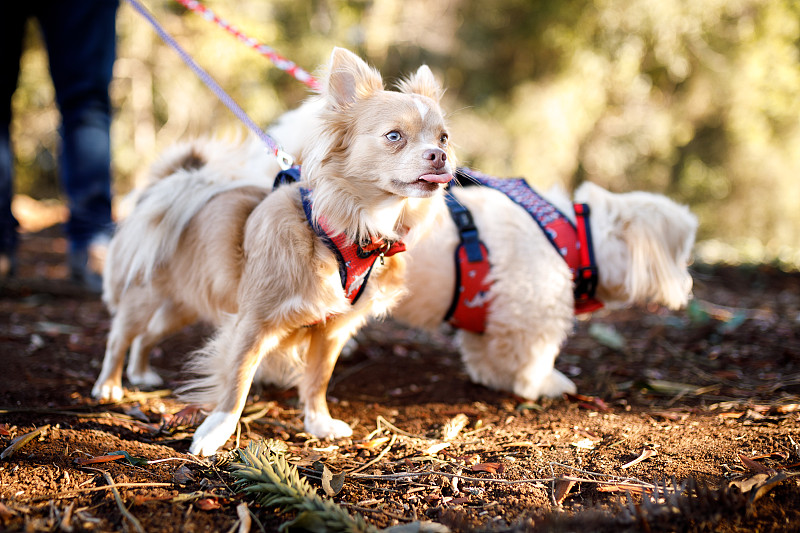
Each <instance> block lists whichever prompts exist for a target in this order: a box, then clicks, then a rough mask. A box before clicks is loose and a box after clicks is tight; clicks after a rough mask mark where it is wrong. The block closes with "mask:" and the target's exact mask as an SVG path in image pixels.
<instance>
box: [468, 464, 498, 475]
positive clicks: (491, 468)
mask: <svg viewBox="0 0 800 533" xmlns="http://www.w3.org/2000/svg"><path fill="white" fill-rule="evenodd" d="M469 468H470V470H472V471H473V472H488V473H490V474H502V473H503V472H504V471H505V469H506V466H505V465H504V464H503V463H479V464H476V465H472V466H470V467H469Z"/></svg>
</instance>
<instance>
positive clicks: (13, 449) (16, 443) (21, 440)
mask: <svg viewBox="0 0 800 533" xmlns="http://www.w3.org/2000/svg"><path fill="white" fill-rule="evenodd" d="M49 428H50V424H45V425H44V426H42V427H40V428H39V429H34V430H33V431H30V432H28V433H25V434H24V435H20V436H19V437H17V438H16V439H14V440H12V441H11V445H9V447H8V448H6V449H5V450H3V453H0V459H8V458H9V457H11V456H12V455H14V454H15V453H17V452H18V451H19V450H20V448H22V447H23V446H25V445H26V444H28V443H29V442H30V441H32V440H33V439H34V438H36V437H38V436H39V435H41V434H42V433H43V432H44V431H46V430H47V429H49Z"/></svg>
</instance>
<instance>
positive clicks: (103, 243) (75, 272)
mask: <svg viewBox="0 0 800 533" xmlns="http://www.w3.org/2000/svg"><path fill="white" fill-rule="evenodd" d="M108 242H109V238H108V236H107V235H100V236H98V237H96V238H95V239H93V240H92V242H91V243H89V246H87V247H86V248H78V249H75V250H70V252H69V256H68V258H67V262H68V264H69V271H70V277H71V278H72V280H73V281H75V282H76V283H79V284H81V285H83V287H84V288H85V289H86V290H88V291H89V292H92V293H95V294H101V293H102V292H103V265H104V264H105V259H106V252H107V251H108Z"/></svg>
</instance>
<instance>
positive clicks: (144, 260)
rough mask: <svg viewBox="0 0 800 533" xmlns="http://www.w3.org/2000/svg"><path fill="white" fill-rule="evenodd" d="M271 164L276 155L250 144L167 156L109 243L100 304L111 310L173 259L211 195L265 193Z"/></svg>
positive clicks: (217, 144) (178, 149)
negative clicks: (247, 190) (244, 189)
mask: <svg viewBox="0 0 800 533" xmlns="http://www.w3.org/2000/svg"><path fill="white" fill-rule="evenodd" d="M270 160H271V161H272V162H271V163H270ZM272 165H274V167H275V168H277V163H276V162H275V161H274V157H272V156H271V154H269V152H268V151H267V150H266V149H265V148H264V147H263V146H259V145H258V144H254V143H253V142H233V143H230V142H229V143H225V142H223V141H219V140H210V139H205V140H198V141H194V142H188V143H181V144H179V145H177V146H175V147H173V148H171V149H170V150H168V151H167V152H165V154H164V156H163V157H162V158H161V159H160V160H159V161H158V162H157V163H156V164H155V165H154V166H153V171H152V175H151V179H150V181H149V184H148V185H147V186H146V187H145V188H144V189H143V190H142V191H141V192H140V194H139V195H138V199H137V201H136V205H135V206H134V208H133V210H132V212H131V213H130V215H128V217H126V219H125V220H123V221H122V222H120V224H119V227H118V229H117V232H116V234H115V235H114V238H113V239H112V240H111V244H110V246H109V250H108V255H107V258H106V263H105V267H104V271H103V300H104V301H105V303H106V305H107V306H108V307H109V309H111V310H112V311H113V309H114V308H115V306H116V304H117V302H118V301H119V298H120V297H121V295H122V294H123V292H124V291H125V290H126V289H127V287H129V286H130V285H131V284H132V283H142V284H147V283H148V282H149V281H150V279H151V278H152V275H153V272H154V271H155V269H156V268H158V266H159V265H161V264H164V263H167V262H168V261H169V260H170V259H171V257H172V255H173V254H174V252H175V250H176V248H177V246H178V243H179V241H180V238H181V235H182V234H183V231H184V230H185V229H186V226H187V225H188V224H189V222H190V221H191V220H192V218H193V217H194V216H195V215H196V214H197V212H198V211H199V210H200V209H201V208H202V207H203V206H204V205H206V204H207V203H208V202H209V201H210V200H211V199H212V198H213V197H214V196H216V195H218V194H220V193H222V192H225V191H228V190H232V189H235V188H240V187H250V186H256V187H261V188H264V189H269V188H270V187H271V185H272V176H273V175H274V174H270V173H269V172H270V170H272Z"/></svg>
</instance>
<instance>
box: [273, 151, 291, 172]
mask: <svg viewBox="0 0 800 533" xmlns="http://www.w3.org/2000/svg"><path fill="white" fill-rule="evenodd" d="M275 157H276V158H277V159H278V166H279V167H281V170H289V169H290V168H292V165H293V164H294V158H293V157H292V156H291V155H289V154H288V153H286V152H284V151H283V150H282V149H280V148H278V149H277V150H275Z"/></svg>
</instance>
